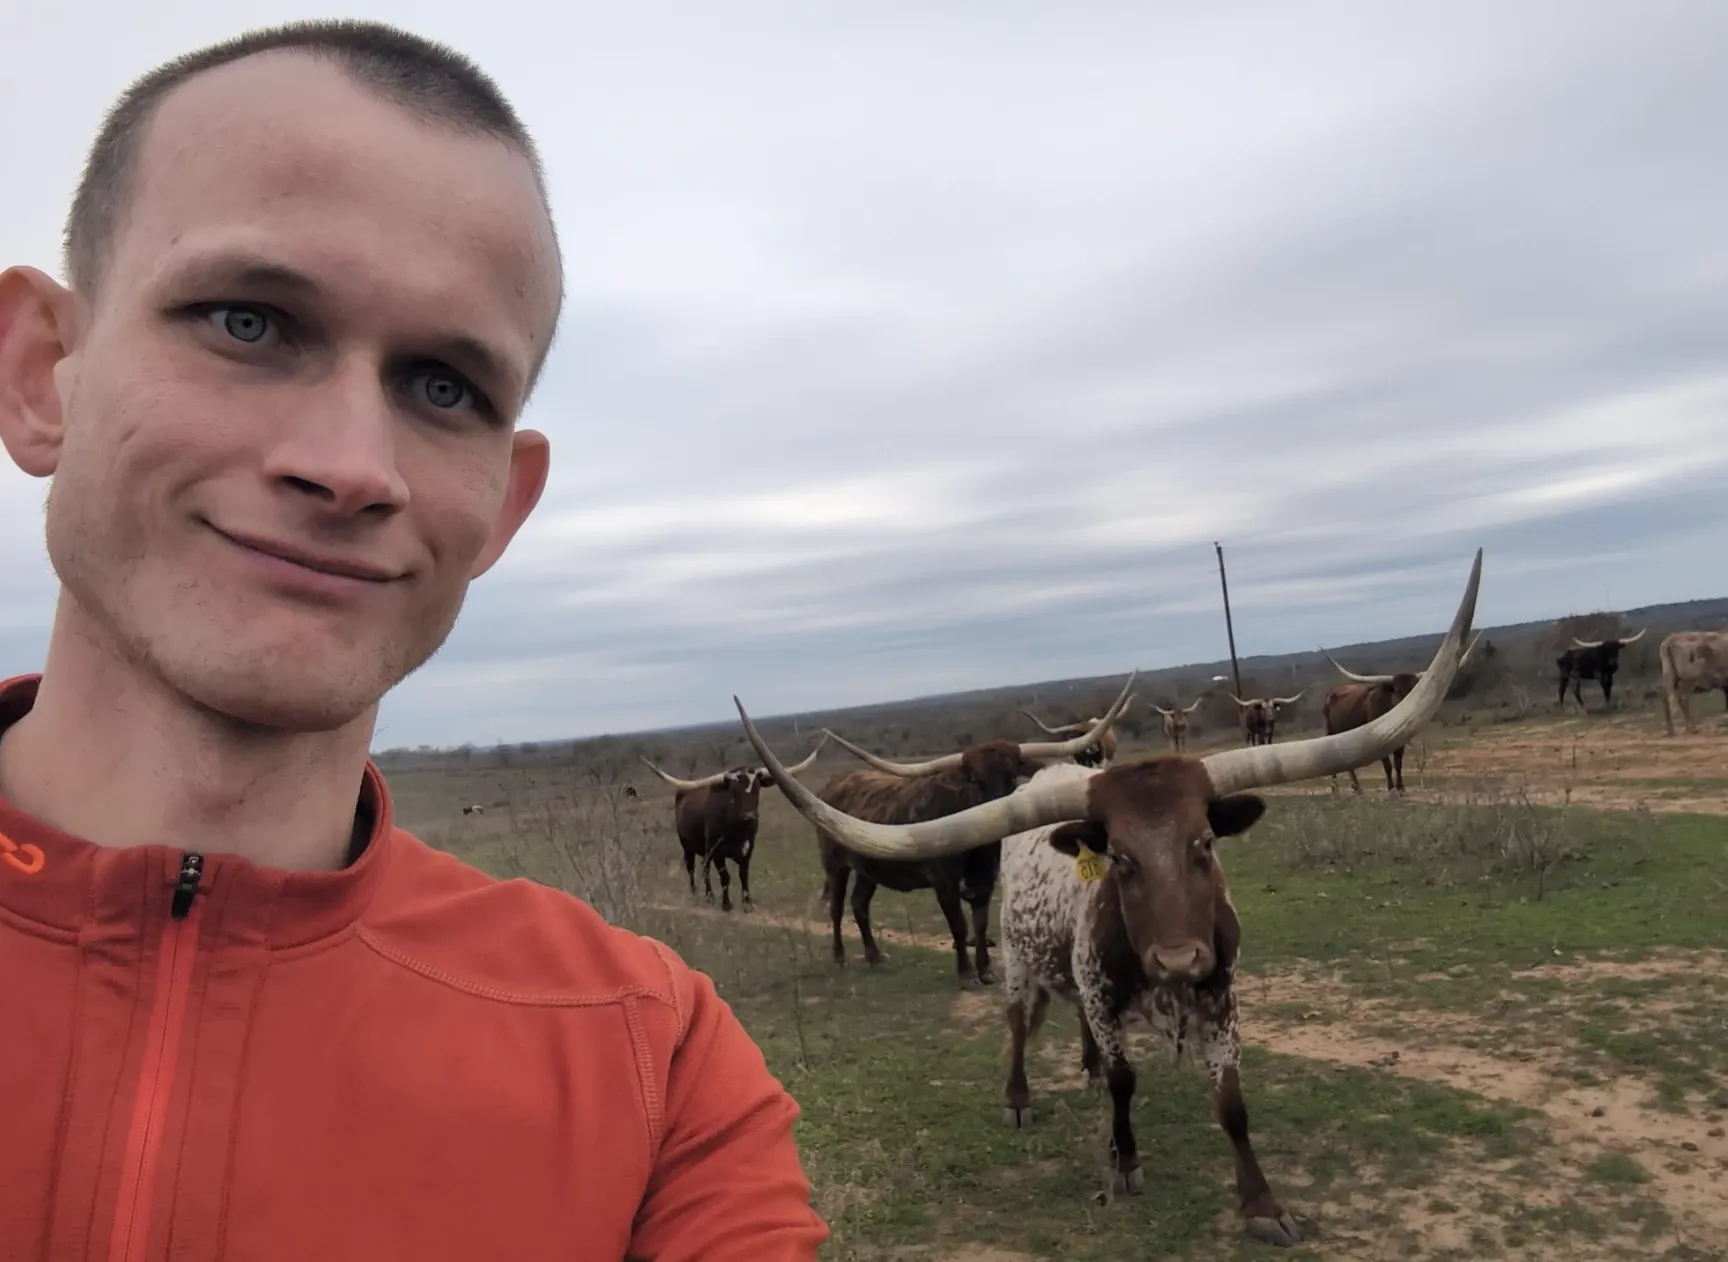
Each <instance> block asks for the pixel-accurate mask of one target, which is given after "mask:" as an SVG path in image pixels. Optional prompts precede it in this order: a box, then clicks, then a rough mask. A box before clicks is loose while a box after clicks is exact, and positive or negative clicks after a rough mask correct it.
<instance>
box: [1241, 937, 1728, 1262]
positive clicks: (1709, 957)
mask: <svg viewBox="0 0 1728 1262" xmlns="http://www.w3.org/2000/svg"><path fill="white" fill-rule="evenodd" d="M1668 955H1669V957H1670V958H1666V959H1657V960H1649V961H1640V962H1638V963H1636V964H1629V965H1628V964H1615V963H1606V964H1603V965H1600V966H1592V965H1588V964H1568V965H1563V966H1552V967H1549V968H1544V969H1535V970H1530V974H1529V975H1531V976H1536V975H1542V974H1546V975H1549V976H1554V977H1565V978H1567V979H1568V980H1572V981H1584V980H1596V979H1605V978H1610V977H1613V978H1625V977H1629V976H1642V977H1655V976H1666V975H1672V974H1677V973H1684V972H1686V971H1689V970H1693V969H1697V968H1701V967H1703V968H1711V967H1717V968H1719V967H1721V965H1722V957H1721V956H1720V955H1719V954H1717V953H1700V955H1699V956H1698V957H1693V958H1689V959H1683V958H1680V956H1681V955H1682V953H1679V952H1670V953H1668ZM1243 985H1244V992H1243V1020H1242V1033H1243V1038H1244V1040H1245V1041H1247V1042H1250V1043H1254V1044H1258V1045H1259V1046H1262V1047H1265V1048H1266V1049H1268V1050H1270V1051H1275V1052H1277V1053H1279V1054H1281V1055H1286V1056H1300V1057H1303V1058H1305V1059H1308V1060H1314V1061H1321V1062H1324V1063H1327V1064H1332V1065H1336V1066H1339V1067H1340V1068H1344V1067H1356V1068H1375V1069H1380V1070H1383V1071H1384V1072H1387V1073H1393V1074H1398V1075H1400V1076H1402V1077H1406V1078H1414V1079H1420V1080H1422V1081H1426V1082H1435V1083H1441V1084H1443V1085H1446V1086H1450V1087H1455V1088H1458V1089H1461V1090H1464V1091H1469V1092H1472V1093H1474V1094H1476V1095H1480V1096H1483V1097H1485V1098H1487V1099H1491V1100H1498V1101H1501V1102H1504V1103H1508V1104H1515V1105H1522V1106H1525V1107H1527V1108H1532V1109H1536V1110H1538V1111H1539V1112H1541V1113H1542V1114H1543V1116H1544V1118H1545V1119H1546V1121H1547V1124H1548V1127H1549V1130H1550V1133H1551V1135H1552V1137H1553V1139H1554V1142H1555V1145H1556V1151H1555V1152H1554V1153H1553V1155H1552V1156H1553V1160H1554V1161H1555V1163H1556V1165H1557V1168H1558V1169H1559V1170H1562V1171H1564V1172H1566V1173H1568V1174H1570V1175H1572V1176H1574V1177H1575V1176H1576V1175H1577V1174H1578V1173H1580V1172H1581V1171H1582V1170H1583V1169H1584V1168H1585V1167H1587V1166H1589V1165H1590V1164H1591V1163H1592V1162H1594V1161H1596V1160H1597V1159H1598V1158H1601V1157H1603V1156H1605V1155H1609V1154H1621V1155H1624V1156H1626V1157H1630V1158H1631V1159H1632V1160H1634V1161H1636V1162H1637V1163H1638V1165H1639V1166H1640V1167H1641V1168H1642V1170H1643V1171H1644V1173H1645V1174H1646V1175H1647V1176H1648V1179H1649V1182H1648V1183H1646V1184H1644V1185H1643V1186H1644V1189H1645V1190H1646V1191H1648V1192H1649V1193H1650V1194H1651V1195H1653V1196H1654V1197H1656V1199H1657V1200H1659V1201H1660V1202H1661V1204H1662V1206H1663V1208H1664V1209H1666V1210H1667V1211H1668V1213H1669V1215H1670V1216H1671V1217H1672V1218H1673V1220H1674V1221H1675V1223H1676V1224H1678V1225H1679V1226H1680V1227H1681V1229H1682V1232H1683V1234H1684V1236H1685V1238H1686V1239H1688V1240H1689V1241H1690V1242H1691V1243H1692V1244H1693V1245H1695V1246H1700V1247H1705V1248H1710V1249H1716V1250H1728V1193H1725V1192H1724V1188H1728V1137H1725V1136H1728V1130H1725V1126H1724V1121H1723V1118H1722V1116H1721V1114H1720V1112H1718V1111H1713V1110H1710V1109H1709V1108H1708V1107H1707V1106H1706V1105H1705V1104H1704V1102H1703V1101H1701V1100H1695V1101H1692V1102H1690V1103H1692V1105H1693V1106H1694V1112H1693V1113H1691V1114H1689V1115H1685V1116H1681V1115H1675V1114H1671V1113H1664V1112H1661V1111H1660V1110H1659V1109H1658V1108H1657V1106H1656V1104H1655V1101H1654V1099H1653V1095H1652V1092H1651V1090H1650V1088H1649V1086H1648V1085H1647V1084H1646V1083H1644V1082H1643V1081H1641V1080H1639V1079H1637V1078H1634V1077H1629V1076H1623V1077H1620V1078H1617V1079H1615V1080H1613V1081H1610V1082H1606V1083H1602V1084H1599V1085H1591V1086H1580V1085H1578V1084H1576V1083H1573V1082H1570V1081H1567V1080H1565V1079H1563V1078H1560V1077H1558V1076H1556V1075H1555V1074H1554V1073H1553V1072H1551V1071H1550V1069H1549V1068H1548V1065H1549V1064H1552V1063H1554V1061H1555V1059H1556V1058H1554V1057H1553V1056H1551V1055H1549V1056H1545V1055H1543V1051H1542V1049H1541V1048H1540V1047H1536V1046H1522V1045H1520V1044H1519V1043H1516V1042H1510V1043H1509V1042H1507V1041H1505V1040H1504V1039H1501V1040H1500V1045H1501V1049H1502V1050H1500V1051H1499V1052H1498V1053H1492V1054H1490V1053H1487V1052H1484V1051H1482V1050H1480V1046H1478V1047H1476V1048H1472V1047H1467V1046H1464V1045H1463V1042H1462V1040H1464V1039H1467V1038H1476V1039H1478V1040H1480V1042H1486V1043H1493V1042H1494V1041H1495V1040H1496V1038H1498V1037H1499V1035H1498V1034H1497V1032H1495V1031H1492V1030H1487V1029H1484V1028H1483V1027H1481V1026H1479V1025H1476V1024H1474V1023H1473V1022H1471V1021H1470V1019H1469V1018H1468V1017H1467V1016H1464V1015H1463V1014H1452V1013H1439V1012H1431V1011H1423V1012H1420V1013H1412V1012H1411V1011H1410V1010H1409V1009H1408V1008H1400V1007H1396V1006H1394V1005H1392V1004H1390V1003H1387V1002H1385V1001H1381V1000H1376V999H1370V998H1368V997H1366V996H1363V995H1360V994H1357V993H1355V992H1354V991H1352V990H1351V988H1349V987H1348V986H1346V985H1345V984H1344V983H1343V982H1341V981H1340V980H1338V979H1337V978H1335V977H1331V976H1327V975H1324V974H1319V973H1315V972H1304V973H1288V972H1287V973H1282V974H1278V975H1274V976H1270V977H1256V978H1249V979H1244V983H1243ZM1257 1000H1258V1001H1260V1002H1256V1001H1257ZM1265 1002H1277V1003H1280V1004H1290V1003H1292V1002H1295V1003H1299V1004H1310V1005H1312V1008H1313V1015H1315V1016H1316V1017H1317V1018H1321V1019H1315V1020H1310V1021H1278V1020H1272V1019H1268V1018H1266V1017H1264V1016H1259V1015H1256V1011H1255V1010H1256V1008H1257V1007H1261V1006H1262V1004H1263V1003H1265ZM1388 1026H1390V1027H1394V1029H1395V1034H1394V1033H1392V1032H1388V1033H1381V1032H1379V1028H1383V1027H1388Z"/></svg>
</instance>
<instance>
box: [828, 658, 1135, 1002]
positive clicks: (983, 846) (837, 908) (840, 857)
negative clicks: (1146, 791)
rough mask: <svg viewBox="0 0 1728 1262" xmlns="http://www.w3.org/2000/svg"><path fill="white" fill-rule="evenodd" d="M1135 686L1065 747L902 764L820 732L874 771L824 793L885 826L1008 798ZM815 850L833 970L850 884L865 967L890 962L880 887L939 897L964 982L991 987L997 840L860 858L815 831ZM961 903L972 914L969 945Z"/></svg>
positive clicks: (1071, 751)
mask: <svg viewBox="0 0 1728 1262" xmlns="http://www.w3.org/2000/svg"><path fill="white" fill-rule="evenodd" d="M1133 683H1134V676H1133V675H1130V676H1129V677H1128V683H1127V685H1125V686H1124V687H1123V689H1122V695H1121V696H1119V697H1117V698H1116V702H1115V704H1113V705H1112V706H1111V707H1110V709H1109V711H1108V712H1107V713H1106V714H1105V715H1104V716H1103V717H1102V718H1100V719H1099V720H1098V722H1097V723H1096V724H1094V725H1093V726H1092V728H1091V729H1090V730H1088V731H1087V732H1085V733H1083V734H1082V735H1080V736H1077V737H1075V738H1073V739H1072V740H1067V741H1041V742H1036V743H1017V742H1015V741H986V742H984V743H983V744H981V745H974V746H972V747H971V748H970V749H965V750H962V751H961V752H960V753H957V754H948V755H946V756H944V757H941V758H933V759H931V760H930V761H928V762H919V763H898V762H890V761H888V760H887V759H886V758H879V757H877V756H876V755H875V754H872V753H870V752H869V751H868V750H864V749H860V748H859V747H858V746H856V745H854V744H852V743H851V742H850V741H848V740H846V739H845V738H844V737H842V736H840V735H838V734H837V733H835V732H831V731H826V730H824V734H825V735H827V736H832V737H833V738H834V740H835V741H836V742H838V743H839V744H840V745H842V746H843V747H844V748H846V749H848V750H850V751H851V752H852V753H854V754H856V755H857V756H858V757H859V758H862V759H863V760H864V761H865V762H867V763H869V764H870V765H871V767H872V768H873V770H858V771H843V772H841V773H840V774H839V775H836V776H834V777H833V778H832V779H831V780H829V781H828V783H827V784H825V785H823V786H822V793H821V795H820V796H821V798H822V800H823V801H824V802H829V803H832V804H833V805H834V806H835V807H836V808H837V809H838V810H841V811H844V812H846V813H847V814H849V815H856V816H860V817H862V818H865V819H873V820H878V821H880V822H882V823H885V824H911V823H917V822H919V821H921V820H927V819H935V818H937V817H938V816H942V815H951V814H953V813H954V812H955V811H960V810H964V809H965V808H967V807H969V806H976V805H977V804H978V803H980V802H988V801H991V800H993V799H995V798H1000V797H1006V796H1008V794H1010V793H1012V792H1014V788H1015V786H1016V784H1018V783H1019V780H1020V778H1021V777H1022V776H1030V775H1032V774H1034V773H1035V772H1037V771H1038V770H1039V768H1040V767H1041V766H1043V764H1044V763H1046V762H1051V761H1053V760H1056V759H1072V758H1074V757H1076V756H1077V755H1078V754H1079V753H1081V752H1082V751H1083V750H1085V749H1086V748H1088V747H1089V746H1091V745H1093V744H1095V743H1096V742H1097V741H1098V740H1100V739H1102V737H1103V736H1104V734H1105V733H1107V732H1108V731H1109V730H1110V725H1111V724H1113V723H1115V722H1116V720H1117V719H1119V718H1120V717H1121V716H1122V711H1123V710H1125V709H1126V708H1127V706H1128V701H1129V700H1130V697H1129V692H1128V689H1129V688H1130V687H1132V686H1133ZM816 844H817V847H818V848H819V849H820V851H821V854H822V872H823V876H824V881H823V885H822V893H823V897H824V898H826V899H827V902H828V920H829V923H830V925H831V926H832V928H833V932H834V962H835V963H836V964H844V963H845V962H846V947H845V945H844V943H843V942H842V940H841V937H840V920H841V916H842V914H843V913H844V911H845V907H846V886H847V883H848V881H850V882H851V883H852V922H853V923H854V924H856V925H857V926H858V936H859V937H860V938H862V939H863V940H864V958H865V959H866V960H868V961H869V962H870V963H871V964H880V963H882V962H883V960H885V959H886V958H887V957H886V956H885V955H884V954H883V953H882V950H881V948H880V947H878V946H877V945H876V938H875V935H874V934H872V933H871V932H870V900H871V899H872V898H874V897H875V896H876V887H877V886H879V885H881V886H886V887H887V888H888V889H891V890H894V891H895V892H897V893H901V894H908V893H911V892H912V891H914V890H925V889H928V890H934V891H935V892H936V902H937V903H938V904H939V905H940V906H941V908H942V915H943V916H944V917H945V918H946V919H947V921H948V930H949V932H950V933H951V934H953V937H954V966H955V969H956V971H957V972H958V973H959V976H960V984H961V985H962V986H967V987H971V986H990V985H994V984H995V981H996V977H995V974H994V973H992V972H991V970H990V945H991V943H990V936H989V919H990V899H991V896H992V895H994V894H995V892H996V867H997V862H998V860H999V859H1000V857H1001V849H1002V848H1001V846H1000V845H998V844H997V843H996V842H995V841H993V840H992V841H985V842H981V843H979V844H978V845H977V846H976V847H974V848H972V849H969V850H967V851H966V852H965V853H960V854H950V855H944V856H943V857H941V858H939V859H930V860H917V861H913V862H905V861H901V860H895V859H881V858H872V857H871V856H869V855H864V854H859V853H857V852H855V851H853V850H851V849H849V848H847V846H845V845H844V844H843V843H842V842H841V841H839V840H838V839H837V838H836V837H835V836H834V835H833V834H832V833H829V832H825V831H823V829H822V828H820V827H818V828H817V830H816ZM961 903H965V904H967V905H968V906H969V907H970V908H971V909H972V931H973V932H972V937H971V938H970V940H968V938H967V935H966V920H965V918H964V916H963V915H962V914H961V910H960V905H961ZM969 942H970V945H971V946H972V948H973V950H974V952H975V953H976V954H975V958H973V959H970V960H969V959H968V958H967V955H966V947H967V945H968V943H969Z"/></svg>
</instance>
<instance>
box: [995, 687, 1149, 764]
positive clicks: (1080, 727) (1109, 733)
mask: <svg viewBox="0 0 1728 1262" xmlns="http://www.w3.org/2000/svg"><path fill="white" fill-rule="evenodd" d="M1128 704H1129V705H1133V704H1134V698H1132V697H1130V698H1128ZM1123 711H1124V713H1126V711H1127V707H1126V706H1124V707H1123ZM1020 713H1021V714H1024V715H1025V716H1026V717H1027V718H1029V719H1031V720H1032V721H1033V722H1034V723H1036V724H1037V725H1038V726H1039V727H1041V728H1043V729H1044V733H1045V735H1047V736H1056V737H1060V738H1061V739H1063V740H1072V739H1073V738H1074V737H1076V736H1080V735H1082V734H1083V733H1086V732H1090V731H1091V730H1092V729H1093V728H1095V727H1097V726H1098V725H1099V724H1100V723H1102V722H1103V721H1104V716H1103V715H1094V716H1093V717H1092V718H1089V719H1079V720H1077V721H1075V722H1073V723H1063V724H1060V725H1058V726H1056V727H1051V726H1050V725H1049V724H1048V723H1046V722H1045V721H1044V720H1043V719H1041V718H1039V717H1038V716H1037V715H1036V714H1033V713H1032V712H1031V711H1030V710H1022V711H1020ZM1117 717H1118V718H1120V717H1121V715H1117ZM1116 748H1117V745H1116V729H1115V728H1114V727H1109V728H1105V729H1104V735H1103V736H1101V737H1099V738H1098V743H1097V744H1095V745H1088V746H1087V747H1086V748H1085V749H1083V750H1081V751H1080V752H1079V753H1077V754H1075V755H1074V761H1075V762H1077V763H1079V764H1080V765H1081V766H1082V767H1108V766H1109V765H1110V764H1111V763H1113V762H1115V761H1116Z"/></svg>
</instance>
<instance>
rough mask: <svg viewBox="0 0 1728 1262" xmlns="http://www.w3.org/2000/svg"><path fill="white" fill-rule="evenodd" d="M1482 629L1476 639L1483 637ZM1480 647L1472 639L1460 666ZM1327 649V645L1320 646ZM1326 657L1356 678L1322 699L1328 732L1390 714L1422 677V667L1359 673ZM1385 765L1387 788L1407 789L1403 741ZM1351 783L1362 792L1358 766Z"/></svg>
mask: <svg viewBox="0 0 1728 1262" xmlns="http://www.w3.org/2000/svg"><path fill="white" fill-rule="evenodd" d="M1481 638H1482V637H1481V635H1480V633H1478V635H1477V637H1476V639H1477V640H1479V639H1481ZM1475 647H1476V640H1471V641H1470V648H1467V649H1465V650H1464V656H1463V657H1462V658H1460V659H1459V661H1458V664H1459V666H1460V667H1462V666H1463V664H1464V663H1465V662H1467V661H1469V660H1470V652H1471V650H1472V649H1474V648H1475ZM1320 651H1321V652H1322V653H1326V650H1325V649H1321V650H1320ZM1326 660H1327V661H1329V662H1331V663H1332V665H1334V666H1337V667H1338V670H1339V672H1340V673H1341V674H1343V675H1346V676H1348V677H1349V678H1350V679H1351V680H1352V682H1351V683H1347V684H1333V685H1332V687H1330V688H1328V689H1327V690H1326V697H1325V699H1324V700H1323V701H1321V703H1320V717H1321V719H1322V721H1323V722H1324V723H1325V726H1326V734H1327V735H1328V736H1331V735H1334V734H1335V733H1338V732H1348V731H1351V730H1352V729H1354V728H1358V727H1361V726H1362V725H1363V724H1365V723H1371V722H1373V721H1374V720H1375V719H1377V718H1379V717H1380V716H1381V715H1382V714H1388V713H1390V712H1391V710H1392V708H1393V707H1394V706H1396V705H1397V704H1398V703H1399V702H1401V701H1402V700H1404V698H1405V697H1408V696H1409V695H1410V693H1411V690H1412V689H1414V688H1415V687H1416V685H1417V683H1419V682H1420V681H1421V679H1422V672H1421V671H1419V670H1418V671H1401V672H1399V673H1398V674H1395V675H1358V674H1356V673H1355V672H1354V671H1349V670H1345V669H1344V667H1342V666H1338V659H1337V658H1335V657H1333V656H1332V654H1330V653H1326ZM1380 766H1381V769H1382V770H1384V771H1385V772H1386V792H1388V793H1392V792H1397V793H1402V792H1404V747H1403V746H1402V745H1400V746H1399V747H1398V748H1397V749H1394V750H1391V751H1390V752H1389V753H1387V754H1385V755H1383V756H1382V757H1381V759H1380ZM1349 770H1350V786H1351V787H1352V788H1353V789H1355V790H1356V792H1358V793H1360V792H1362V782H1361V781H1360V780H1358V779H1357V778H1356V769H1355V768H1354V767H1352V768H1350V769H1349ZM1332 792H1333V793H1337V792H1338V777H1337V775H1336V774H1334V775H1333V777H1332Z"/></svg>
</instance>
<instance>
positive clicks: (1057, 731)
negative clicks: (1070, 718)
mask: <svg viewBox="0 0 1728 1262" xmlns="http://www.w3.org/2000/svg"><path fill="white" fill-rule="evenodd" d="M1020 713H1021V714H1024V715H1025V716H1026V717H1027V718H1029V719H1031V720H1032V721H1033V722H1034V723H1036V724H1037V725H1038V726H1039V727H1041V728H1043V729H1044V731H1045V732H1047V733H1048V734H1050V735H1051V736H1060V735H1062V733H1064V732H1072V731H1075V730H1076V729H1078V730H1080V731H1082V732H1083V731H1085V730H1086V725H1085V724H1084V723H1064V724H1063V725H1062V726H1061V727H1051V726H1050V725H1049V724H1048V723H1046V722H1045V721H1044V720H1043V719H1041V718H1039V717H1038V716H1037V715H1036V714H1033V713H1032V711H1030V710H1022V711H1020Z"/></svg>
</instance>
